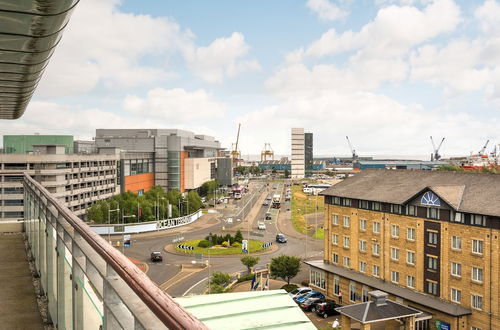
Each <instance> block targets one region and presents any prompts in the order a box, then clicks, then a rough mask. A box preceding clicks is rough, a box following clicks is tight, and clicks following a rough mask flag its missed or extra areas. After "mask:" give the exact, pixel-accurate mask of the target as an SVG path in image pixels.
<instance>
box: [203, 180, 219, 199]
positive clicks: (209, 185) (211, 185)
mask: <svg viewBox="0 0 500 330" xmlns="http://www.w3.org/2000/svg"><path fill="white" fill-rule="evenodd" d="M219 186H220V184H219V181H217V180H212V181H207V182H205V183H203V184H202V185H201V187H200V189H199V190H200V196H204V197H206V196H208V195H209V194H213V192H214V191H215V190H216V189H217V188H219Z"/></svg>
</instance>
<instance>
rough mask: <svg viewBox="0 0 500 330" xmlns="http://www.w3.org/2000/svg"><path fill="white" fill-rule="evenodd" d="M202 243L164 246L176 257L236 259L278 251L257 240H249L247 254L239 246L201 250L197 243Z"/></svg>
mask: <svg viewBox="0 0 500 330" xmlns="http://www.w3.org/2000/svg"><path fill="white" fill-rule="evenodd" d="M200 241H202V240H201V239H196V240H191V241H186V242H182V243H178V244H169V245H167V246H165V248H164V250H165V252H168V253H172V254H176V255H183V256H189V255H195V254H202V255H204V256H208V255H210V257H215V258H216V257H235V256H236V257H237V256H246V255H248V254H251V255H263V254H270V253H274V252H276V251H277V250H278V245H277V244H275V243H273V244H270V243H266V242H263V241H259V240H250V242H249V252H246V253H245V252H242V249H241V246H238V247H222V246H213V247H210V248H202V247H199V246H198V243H199V242H200Z"/></svg>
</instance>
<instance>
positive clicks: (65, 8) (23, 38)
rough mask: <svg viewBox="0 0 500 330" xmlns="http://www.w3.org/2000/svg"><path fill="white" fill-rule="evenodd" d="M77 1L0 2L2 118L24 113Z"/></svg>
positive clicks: (0, 116)
mask: <svg viewBox="0 0 500 330" xmlns="http://www.w3.org/2000/svg"><path fill="white" fill-rule="evenodd" d="M78 2H79V0H2V1H0V119H17V118H19V117H21V116H22V114H23V113H24V111H25V110H26V107H27V105H28V103H29V101H30V99H31V96H32V95H33V93H34V92H35V89H36V87H37V85H38V82H39V81H40V78H41V76H42V74H43V71H44V70H45V68H46V67H47V64H48V62H49V59H50V57H51V56H52V53H53V52H54V49H55V47H56V46H57V44H58V43H59V41H60V40H61V36H62V32H63V30H64V28H65V27H66V24H67V23H68V20H69V17H70V14H71V12H72V10H73V8H74V7H75V6H76V4H77V3H78Z"/></svg>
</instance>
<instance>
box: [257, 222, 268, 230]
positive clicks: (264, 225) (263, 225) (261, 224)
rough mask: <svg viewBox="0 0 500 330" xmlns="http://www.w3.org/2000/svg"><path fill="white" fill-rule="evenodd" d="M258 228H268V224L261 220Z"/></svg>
mask: <svg viewBox="0 0 500 330" xmlns="http://www.w3.org/2000/svg"><path fill="white" fill-rule="evenodd" d="M257 228H258V229H259V230H266V224H265V223H264V222H263V221H259V222H258V223H257Z"/></svg>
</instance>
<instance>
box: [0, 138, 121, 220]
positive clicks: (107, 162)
mask: <svg viewBox="0 0 500 330" xmlns="http://www.w3.org/2000/svg"><path fill="white" fill-rule="evenodd" d="M66 149H67V146H66V145H34V146H33V150H32V154H0V221H5V220H11V221H12V220H16V219H20V218H23V217H24V214H23V204H24V202H23V200H24V196H23V185H22V181H23V175H24V173H27V174H29V175H30V176H32V177H33V178H34V179H35V180H37V181H38V182H40V183H41V184H42V185H43V186H44V187H45V188H46V189H47V190H48V191H49V192H50V193H51V194H52V195H53V196H54V197H56V198H58V199H59V200H60V201H61V202H64V203H66V205H67V206H68V208H69V209H70V210H71V211H73V212H74V213H75V214H76V215H77V216H80V217H84V215H85V211H86V209H87V208H89V207H90V206H92V204H93V203H95V202H96V201H99V200H103V199H106V198H109V197H111V196H113V195H115V194H117V193H118V192H119V187H118V184H117V162H118V160H119V155H117V154H110V155H99V154H93V155H78V154H66V153H65V151H66Z"/></svg>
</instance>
